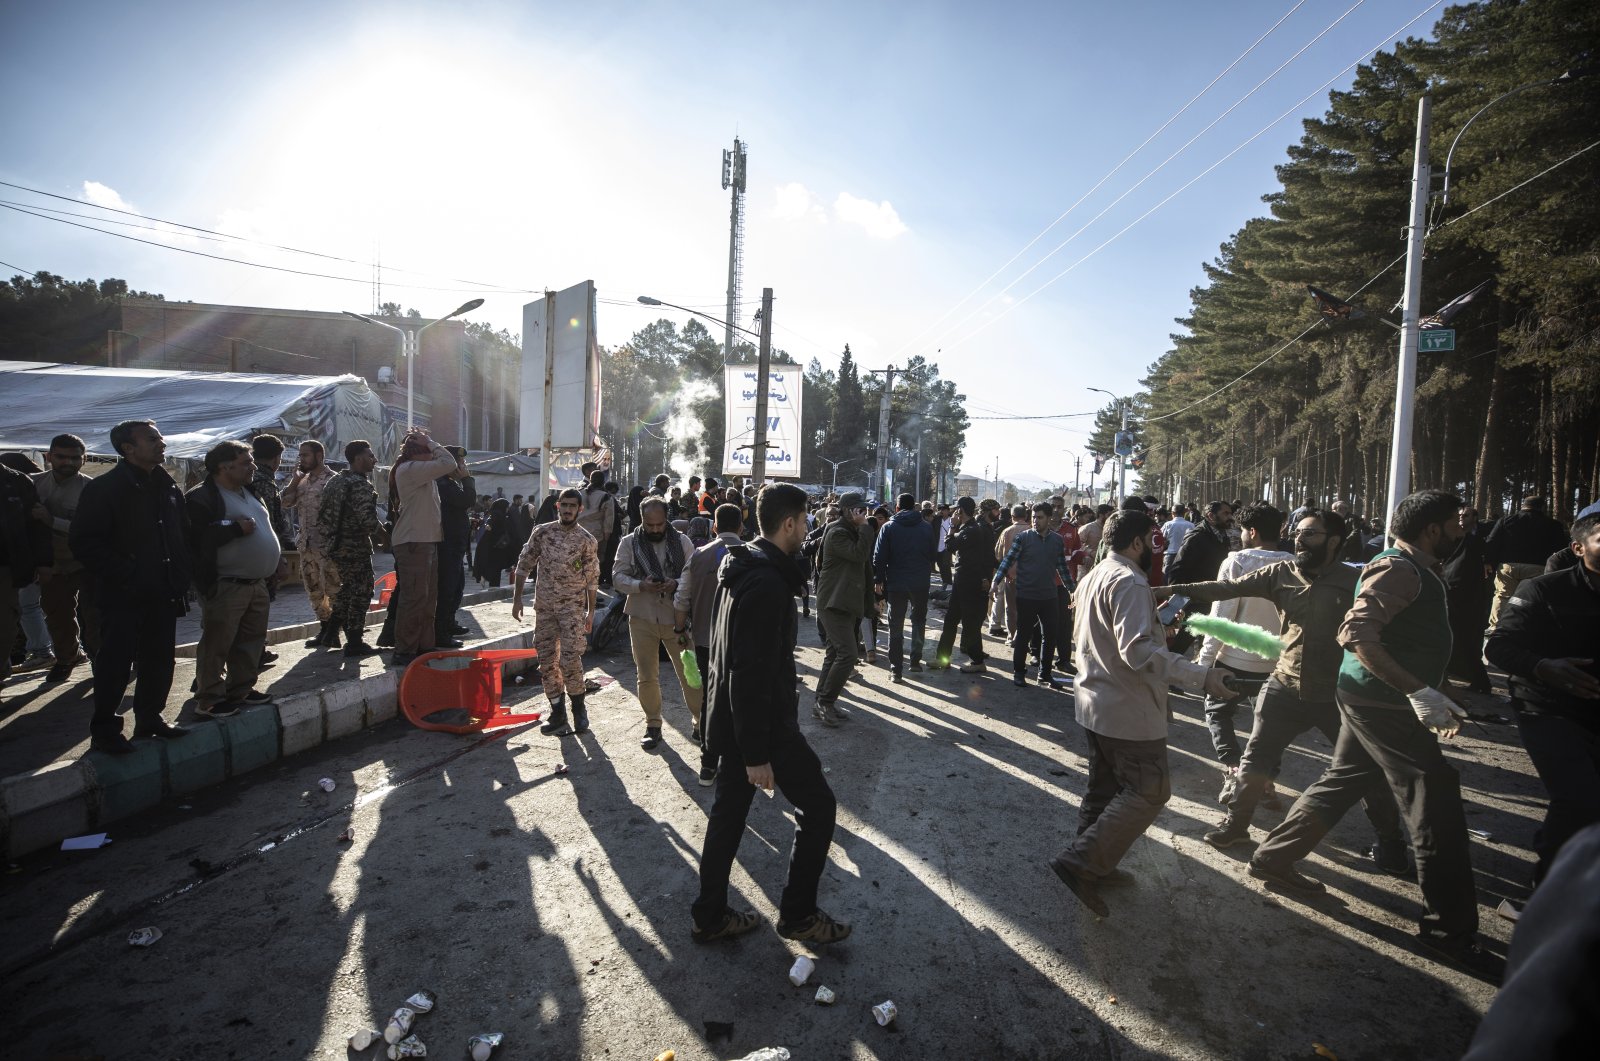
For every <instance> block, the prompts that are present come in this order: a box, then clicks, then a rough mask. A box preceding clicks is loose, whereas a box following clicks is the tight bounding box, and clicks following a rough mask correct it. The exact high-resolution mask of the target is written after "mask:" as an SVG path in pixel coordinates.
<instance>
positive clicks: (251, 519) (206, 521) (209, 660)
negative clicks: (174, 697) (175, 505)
mask: <svg viewBox="0 0 1600 1061" xmlns="http://www.w3.org/2000/svg"><path fill="white" fill-rule="evenodd" d="M258 482H259V478H258V476H257V475H256V466H255V460H254V457H253V453H252V447H249V446H246V445H245V444H244V443H242V442H219V443H217V444H216V445H215V446H213V447H212V448H211V450H210V451H209V452H207V453H206V477H205V479H204V481H202V482H201V483H200V485H198V486H196V487H195V488H194V489H192V490H190V491H189V492H188V493H187V494H185V495H184V504H185V508H186V509H187V511H188V514H189V543H190V547H191V549H192V550H193V563H194V584H195V589H196V590H197V591H198V592H199V595H200V643H199V645H197V646H196V648H195V670H196V676H195V709H194V710H195V714H197V715H207V716H210V717H214V718H221V717H223V716H226V715H232V714H237V713H238V711H239V709H240V708H242V707H247V706H249V705H251V704H265V703H270V702H271V701H272V697H271V696H270V695H268V694H267V693H263V692H258V691H257V690H256V688H255V682H256V675H257V674H258V673H260V669H261V653H262V652H263V651H264V650H265V649H266V647H267V612H268V609H269V607H270V599H269V597H268V596H267V581H268V580H269V579H271V578H272V577H273V576H274V575H275V574H276V573H277V571H278V564H279V562H280V561H282V559H283V550H282V547H281V546H280V545H279V543H278V536H277V534H276V532H274V530H273V529H272V516H271V513H270V512H269V511H268V509H267V507H266V505H264V504H262V502H261V499H260V498H258V497H257V496H256V494H255V491H256V489H257V484H258ZM224 674H226V678H224Z"/></svg>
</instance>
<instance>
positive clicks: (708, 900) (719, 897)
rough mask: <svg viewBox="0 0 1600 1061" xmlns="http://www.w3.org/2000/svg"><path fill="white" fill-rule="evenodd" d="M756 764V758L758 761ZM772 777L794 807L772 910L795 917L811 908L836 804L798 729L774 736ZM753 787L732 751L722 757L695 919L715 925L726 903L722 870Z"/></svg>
mask: <svg viewBox="0 0 1600 1061" xmlns="http://www.w3.org/2000/svg"><path fill="white" fill-rule="evenodd" d="M758 765H759V764H758ZM772 779H773V783H774V785H775V786H776V787H777V789H778V791H779V792H782V793H783V797H784V798H785V799H787V800H788V801H789V802H790V803H792V804H794V808H795V829H794V849H793V850H792V852H791V853H790V855H789V880H788V883H787V884H785V885H784V887H783V897H782V898H781V899H780V900H779V903H778V916H779V917H781V918H782V919H783V920H784V921H797V920H800V919H802V918H806V917H810V916H811V915H812V914H814V913H816V911H817V882H818V881H820V880H821V879H822V871H823V869H824V868H825V866H826V865H827V861H828V847H829V845H830V844H832V843H833V822H834V815H835V814H836V813H837V809H838V804H837V803H836V802H835V800H834V798H833V789H831V788H829V787H828V779H827V778H826V777H825V776H823V773H822V761H821V760H820V759H818V758H817V753H816V752H814V751H812V750H811V745H809V744H807V743H806V739H805V737H804V736H802V735H801V734H800V733H799V732H798V731H796V732H793V733H788V734H784V735H782V736H780V737H778V738H777V744H775V745H774V747H773V750H772ZM755 795H756V788H755V786H754V785H752V784H751V783H750V778H749V776H748V775H747V774H746V773H745V763H744V761H743V760H742V759H741V758H740V757H739V756H738V755H737V754H736V753H733V752H729V753H727V754H724V755H723V757H722V769H721V772H719V773H718V774H717V787H716V794H715V795H714V796H713V797H712V800H711V817H710V819H709V820H708V821H707V822H706V839H705V845H704V846H703V847H702V848H701V851H700V896H699V898H697V899H696V900H695V901H694V904H693V905H692V906H691V907H690V912H691V913H692V914H693V915H694V921H695V924H697V925H700V926H702V927H708V926H711V925H715V924H716V923H717V922H718V921H719V920H720V919H721V918H722V915H723V913H724V912H726V911H727V909H728V875H729V874H730V873H732V872H733V860H734V857H735V856H736V855H737V854H738V853H739V841H740V840H741V839H743V837H744V826H745V819H746V818H747V817H748V816H749V814H750V801H751V800H752V799H754V798H755Z"/></svg>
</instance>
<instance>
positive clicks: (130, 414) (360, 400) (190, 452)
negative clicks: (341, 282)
mask: <svg viewBox="0 0 1600 1061" xmlns="http://www.w3.org/2000/svg"><path fill="white" fill-rule="evenodd" d="M123 420H154V421H155V422H156V426H157V427H158V428H160V430H161V434H162V436H163V437H165V439H166V441H167V456H168V457H169V458H176V459H184V458H188V459H194V458H198V457H202V456H204V455H205V452H206V451H207V450H208V449H210V448H211V447H212V446H214V445H216V444H217V443H218V442H221V441H224V440H227V439H238V440H246V439H249V438H250V437H251V436H252V435H256V434H260V433H262V432H272V433H274V434H278V435H282V436H284V437H286V438H287V439H288V440H289V441H291V442H300V441H304V440H306V439H316V440H317V441H318V442H321V443H322V444H323V445H324V446H325V447H327V450H328V456H329V457H330V458H333V459H335V460H338V459H341V458H342V457H343V455H344V446H345V443H347V442H350V441H353V440H355V439H358V438H364V439H367V440H368V441H370V442H371V443H372V444H373V448H374V449H376V450H377V451H378V452H379V453H380V454H383V453H385V452H387V451H388V448H389V446H388V445H387V443H388V442H389V441H390V440H389V439H388V438H387V437H386V431H388V432H390V433H392V430H393V428H392V425H390V424H388V423H387V422H386V417H385V415H384V405H383V402H382V401H381V400H380V399H379V398H378V396H377V395H376V394H374V393H373V392H372V390H371V389H370V388H369V387H368V386H367V384H366V381H365V380H363V379H361V378H360V377H359V376H351V375H344V376H288V375H273V374H269V373H259V372H173V371H164V370H158V369H142V368H105V367H100V366H94V365H56V364H46V363H42V362H36V361H0V449H6V450H44V449H47V448H48V447H49V445H50V440H51V439H52V438H54V437H55V436H56V435H59V434H64V433H65V434H73V435H77V436H78V437H79V438H81V439H83V440H84V443H85V444H86V445H87V446H88V448H89V452H90V453H94V454H102V455H106V456H115V452H114V451H113V450H112V448H111V440H110V437H109V434H110V431H111V428H112V426H113V425H115V424H117V423H120V422H121V421H123Z"/></svg>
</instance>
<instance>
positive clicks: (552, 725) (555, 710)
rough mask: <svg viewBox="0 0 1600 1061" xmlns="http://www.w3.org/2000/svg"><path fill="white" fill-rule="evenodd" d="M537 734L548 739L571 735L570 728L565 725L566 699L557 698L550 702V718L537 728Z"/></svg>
mask: <svg viewBox="0 0 1600 1061" xmlns="http://www.w3.org/2000/svg"><path fill="white" fill-rule="evenodd" d="M539 732H540V733H543V734H545V735H546V736H550V737H566V736H570V735H571V734H572V727H571V726H569V725H567V698H566V697H564V696H563V697H559V698H557V699H555V700H552V701H551V702H550V717H549V718H547V719H546V720H545V723H544V725H542V726H540V727H539Z"/></svg>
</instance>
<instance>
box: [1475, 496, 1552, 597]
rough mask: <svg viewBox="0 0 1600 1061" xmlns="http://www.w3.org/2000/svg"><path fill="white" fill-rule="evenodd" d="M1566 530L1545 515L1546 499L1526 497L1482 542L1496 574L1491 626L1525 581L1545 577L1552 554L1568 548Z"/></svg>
mask: <svg viewBox="0 0 1600 1061" xmlns="http://www.w3.org/2000/svg"><path fill="white" fill-rule="evenodd" d="M1569 540H1570V539H1569V538H1568V537H1567V531H1566V528H1564V527H1562V526H1561V521H1560V520H1557V519H1553V518H1551V517H1550V516H1549V515H1547V514H1546V513H1545V510H1544V498H1542V497H1525V498H1523V499H1522V505H1521V507H1520V509H1519V510H1518V511H1517V512H1514V513H1512V514H1511V515H1509V516H1507V517H1506V518H1505V519H1503V520H1501V521H1500V522H1499V523H1496V524H1495V526H1494V530H1492V531H1490V532H1489V537H1488V538H1487V539H1485V540H1484V543H1483V555H1484V559H1485V560H1487V561H1488V562H1489V568H1490V570H1491V571H1493V573H1494V603H1493V604H1491V605H1490V606H1489V625H1490V626H1491V627H1493V626H1497V625H1499V622H1500V609H1502V608H1504V607H1505V605H1506V601H1508V600H1510V599H1511V595H1512V594H1514V593H1516V592H1517V585H1518V584H1519V583H1520V582H1521V581H1522V580H1523V579H1525V578H1534V577H1536V576H1538V575H1542V574H1544V564H1545V561H1546V560H1547V559H1549V557H1550V554H1551V553H1553V552H1556V551H1557V550H1559V549H1565V548H1566V547H1567V542H1568V541H1569Z"/></svg>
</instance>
